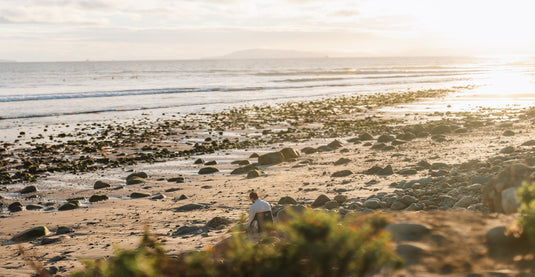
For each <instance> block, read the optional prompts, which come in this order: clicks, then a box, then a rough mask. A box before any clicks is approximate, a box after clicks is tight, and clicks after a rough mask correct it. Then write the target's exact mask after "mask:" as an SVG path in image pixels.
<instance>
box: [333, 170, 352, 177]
mask: <svg viewBox="0 0 535 277" xmlns="http://www.w3.org/2000/svg"><path fill="white" fill-rule="evenodd" d="M352 174H353V172H352V171H351V170H349V169H346V170H340V171H336V172H335V173H333V174H332V175H331V177H346V176H349V175H352Z"/></svg>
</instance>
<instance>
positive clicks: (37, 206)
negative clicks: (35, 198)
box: [26, 204, 43, 211]
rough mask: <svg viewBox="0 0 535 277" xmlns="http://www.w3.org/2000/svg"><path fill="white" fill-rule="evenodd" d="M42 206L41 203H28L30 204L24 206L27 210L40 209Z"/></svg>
mask: <svg viewBox="0 0 535 277" xmlns="http://www.w3.org/2000/svg"><path fill="white" fill-rule="evenodd" d="M42 208H43V206H41V205H33V204H30V205H27V206H26V210H28V211H36V210H41V209H42Z"/></svg>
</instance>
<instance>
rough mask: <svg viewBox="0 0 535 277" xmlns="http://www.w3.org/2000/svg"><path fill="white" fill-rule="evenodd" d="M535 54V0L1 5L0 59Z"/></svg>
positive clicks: (100, 0)
mask: <svg viewBox="0 0 535 277" xmlns="http://www.w3.org/2000/svg"><path fill="white" fill-rule="evenodd" d="M257 48H260V49H287V50H302V51H309V52H317V53H322V54H325V55H329V56H359V57H370V56H374V57H375V56H499V55H508V56H518V55H528V56H535V0H507V1H505V0H352V1H350V0H329V1H327V0H324V1H320V0H264V1H258V0H151V1H147V0H0V59H8V60H16V61H80V60H161V59H198V58H206V57H214V56H221V55H225V54H228V53H230V52H233V51H239V50H244V49H257Z"/></svg>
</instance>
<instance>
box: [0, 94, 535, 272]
mask: <svg viewBox="0 0 535 277" xmlns="http://www.w3.org/2000/svg"><path fill="white" fill-rule="evenodd" d="M470 89H471V88H460V89H455V90H454V89H452V90H428V91H412V92H403V93H391V94H381V95H376V96H357V97H352V96H349V97H338V98H330V99H322V100H314V101H302V102H290V103H284V104H280V105H273V106H269V107H268V106H248V107H243V108H233V109H230V110H226V111H223V112H219V113H207V114H188V115H182V114H181V115H178V114H177V115H173V114H169V113H166V114H161V115H154V114H153V115H151V116H150V117H149V116H147V117H145V118H141V119H140V120H138V121H135V122H134V121H132V122H129V123H124V122H121V123H114V122H100V123H91V124H89V123H88V124H80V125H77V126H49V127H48V129H49V130H48V131H47V133H45V135H42V137H44V139H45V138H46V139H48V141H46V142H40V140H39V138H38V139H34V138H35V137H37V136H38V132H39V131H40V130H39V131H35V132H33V133H32V132H30V131H26V132H27V133H26V132H25V133H24V134H22V133H21V134H19V138H18V139H17V141H10V142H4V144H3V146H2V148H1V149H0V154H1V155H2V167H3V171H4V173H6V172H7V173H8V176H6V175H5V174H4V175H2V179H1V181H2V184H3V185H2V189H1V190H0V195H2V197H1V198H0V203H1V207H2V213H1V214H0V224H1V228H0V242H1V245H0V261H1V262H0V275H1V276H30V275H31V274H32V273H33V271H32V269H31V267H30V266H29V265H28V264H27V263H26V262H25V261H24V258H23V256H22V255H21V254H20V253H19V249H18V246H19V245H17V244H15V243H14V242H13V241H11V239H12V238H13V236H14V235H16V234H18V233H19V232H22V231H24V230H27V229H29V228H32V227H36V226H41V225H43V226H46V227H47V228H48V229H49V230H50V233H49V234H48V235H46V236H44V237H38V238H35V239H31V240H28V241H26V242H23V243H21V244H20V246H22V248H23V249H25V252H26V253H27V254H28V255H30V256H32V257H33V258H34V259H36V260H38V261H41V262H42V263H43V265H44V267H45V268H47V269H49V271H51V272H55V274H56V275H57V276H66V275H68V274H69V272H71V271H72V270H75V269H79V268H81V266H82V264H81V262H80V261H81V260H83V259H92V258H103V257H109V256H110V255H112V254H113V251H114V248H116V247H119V248H133V247H135V246H136V245H137V243H138V242H139V240H140V238H141V236H140V235H141V234H142V232H143V228H144V226H148V227H149V229H150V231H151V232H152V233H153V234H155V235H156V236H158V239H159V241H161V242H162V243H163V244H164V246H165V249H166V251H168V253H169V255H179V254H180V253H183V252H186V251H191V250H199V249H204V248H205V247H207V246H210V245H214V244H217V243H218V242H220V241H221V240H223V239H225V238H226V237H228V236H229V235H230V233H229V232H230V229H231V228H232V226H233V225H234V224H236V223H238V221H239V219H240V217H241V216H243V215H245V214H246V212H247V210H248V207H249V203H250V202H249V200H248V199H247V197H248V193H249V192H250V191H251V190H256V191H257V192H258V193H259V195H260V197H261V198H262V199H264V200H266V201H268V202H269V203H271V205H272V206H273V209H274V211H276V210H279V209H280V207H282V206H283V203H282V202H280V200H281V198H283V197H287V196H289V197H291V198H293V199H294V200H295V201H296V204H297V205H302V206H306V207H310V206H312V205H313V204H314V202H315V200H316V199H317V198H318V197H319V196H320V195H325V196H327V197H328V198H329V200H335V201H330V202H328V203H327V204H325V203H324V204H325V205H323V204H322V205H319V206H318V207H317V208H318V209H327V210H332V211H334V212H338V213H341V214H352V213H357V214H359V213H362V214H364V213H372V212H375V211H382V212H384V213H385V214H387V215H388V216H389V217H390V218H391V220H392V221H393V222H396V223H414V224H421V225H424V226H426V228H427V229H428V231H429V233H428V234H426V235H425V237H423V238H422V239H420V240H418V241H404V240H400V239H397V240H396V239H395V240H394V245H393V247H397V248H396V249H397V250H398V252H400V255H401V256H403V257H405V258H406V259H407V260H408V261H409V262H408V263H407V264H406V266H405V267H404V268H403V269H402V270H401V271H400V272H398V273H397V274H398V276H435V275H441V276H469V275H468V274H470V273H473V274H474V275H470V276H519V275H518V274H529V273H530V272H531V273H533V271H532V269H533V265H534V263H533V257H532V256H531V257H524V256H522V255H520V254H519V253H521V252H518V253H517V252H515V251H517V249H511V250H510V251H512V252H507V251H509V250H508V249H505V250H503V251H505V252H504V253H506V252H507V253H506V254H503V253H501V252H500V253H497V252H496V250H495V248H493V247H494V246H493V245H492V242H491V240H489V237H488V234H489V233H488V232H489V230H491V229H493V228H495V227H500V226H512V225H513V224H514V222H515V220H516V219H517V218H518V214H517V213H512V214H505V213H503V211H501V212H499V213H497V212H496V210H495V208H494V209H489V207H488V205H486V203H484V202H485V200H484V198H485V196H482V188H483V187H484V186H486V184H487V183H489V182H490V181H491V180H492V178H495V177H496V176H498V175H499V174H500V173H501V172H503V171H504V170H505V169H506V168H507V167H508V166H510V165H512V164H516V163H523V164H527V165H529V166H533V165H534V164H533V162H534V161H533V159H532V158H531V156H532V155H533V146H531V145H530V144H526V142H529V141H530V140H531V139H533V137H534V136H535V131H534V130H533V128H532V125H533V120H534V118H533V116H534V113H533V111H532V110H529V109H524V108H523V107H504V108H495V109H491V108H481V109H473V110H470V111H468V110H466V109H464V110H463V109H462V108H459V107H458V106H455V103H458V102H456V101H451V99H452V98H447V97H448V95H450V96H451V94H459V93H461V94H462V93H469V91H470ZM444 99H450V100H448V101H449V102H448V101H444ZM429 103H435V104H436V103H441V105H442V106H443V107H444V110H442V111H438V110H437V109H435V108H434V107H433V108H430V106H429ZM407 107H410V108H407ZM415 107H417V109H416V108H415ZM448 109H449V110H448ZM426 110H427V112H426ZM385 111H388V112H385ZM155 117H156V118H157V119H155ZM51 130H55V131H51ZM32 140H33V141H34V142H33V143H32ZM285 148H292V149H295V153H298V155H296V156H295V157H291V158H288V159H286V158H285V160H284V161H283V162H277V163H273V164H269V165H266V164H264V165H263V164H257V165H256V168H257V169H258V170H259V171H258V173H260V174H259V175H260V176H259V177H254V176H249V177H248V175H247V173H248V171H249V170H245V169H244V172H243V173H241V174H235V173H236V172H235V170H236V169H238V168H243V167H245V166H249V167H252V165H250V164H255V163H257V162H258V158H257V157H256V156H257V155H253V154H254V153H256V154H258V155H260V156H261V155H263V154H266V153H271V152H278V151H281V150H282V149H285ZM506 148H507V150H504V149H506ZM199 159H202V161H199V162H197V160H199ZM203 168H216V169H217V170H214V171H215V172H212V173H209V174H199V171H200V170H201V169H203ZM248 169H250V168H248ZM17 172H18V173H17ZM141 172H144V173H146V176H145V175H140V176H141V177H140V176H138V177H136V178H130V179H135V180H134V181H131V180H127V177H128V176H129V175H131V174H133V173H141ZM233 173H234V174H233ZM253 177H254V178H253ZM97 182H98V183H99V184H105V185H102V186H103V188H98V189H95V185H96V183H97ZM127 183H132V184H127ZM30 186H35V189H36V191H31V189H29V192H28V193H21V190H23V189H26V188H27V187H30ZM134 193H138V196H136V195H135V194H134ZM133 194H134V195H133ZM94 195H105V196H106V197H102V200H101V201H95V202H92V201H90V200H89V199H90V198H91V197H92V196H94ZM137 197H139V198H137ZM73 199H74V200H79V201H80V206H79V207H77V208H74V209H71V210H59V209H60V207H62V206H63V205H64V204H65V203H67V202H68V201H69V200H73ZM15 202H19V203H20V207H22V208H21V210H20V211H9V210H8V207H10V205H12V204H13V203H15ZM279 202H280V203H279ZM15 206H16V205H15ZM216 217H222V218H226V219H228V222H226V221H224V222H219V223H218V224H215V223H213V222H212V223H213V224H208V225H207V223H209V222H210V220H212V219H214V218H216ZM220 221H221V220H220ZM184 227H190V228H184ZM400 246H402V247H400ZM407 247H409V248H410V249H416V250H414V251H412V252H411V251H405V252H403V249H405V250H406V249H408V248H407ZM498 252H499V251H498ZM511 253H513V254H511ZM502 254H503V255H502ZM517 254H518V255H517ZM477 274H479V275H477ZM496 274H499V275H496ZM521 276H524V275H521ZM526 276H528V275H526Z"/></svg>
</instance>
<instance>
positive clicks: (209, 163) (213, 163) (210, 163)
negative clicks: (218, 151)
mask: <svg viewBox="0 0 535 277" xmlns="http://www.w3.org/2000/svg"><path fill="white" fill-rule="evenodd" d="M216 164H217V161H209V162H206V163H204V165H216Z"/></svg>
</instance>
